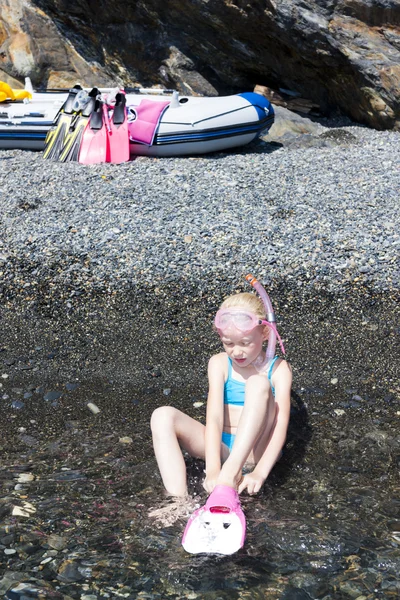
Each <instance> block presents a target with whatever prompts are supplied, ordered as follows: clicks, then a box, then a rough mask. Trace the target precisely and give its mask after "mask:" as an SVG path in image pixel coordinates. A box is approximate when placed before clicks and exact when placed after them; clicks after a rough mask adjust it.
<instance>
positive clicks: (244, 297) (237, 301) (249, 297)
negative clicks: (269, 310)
mask: <svg viewBox="0 0 400 600" xmlns="http://www.w3.org/2000/svg"><path fill="white" fill-rule="evenodd" d="M233 307H238V308H245V309H246V310H248V311H249V312H252V313H253V314H254V315H256V316H257V317H259V318H260V319H265V308H264V304H263V301H262V300H261V298H260V297H259V296H256V295H255V294H249V293H248V292H243V293H241V294H234V295H233V296H229V297H228V298H226V299H225V300H224V301H223V303H222V304H221V306H220V308H233Z"/></svg>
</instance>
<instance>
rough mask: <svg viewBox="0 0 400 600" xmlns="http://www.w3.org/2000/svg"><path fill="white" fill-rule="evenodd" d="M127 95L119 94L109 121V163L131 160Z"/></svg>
mask: <svg viewBox="0 0 400 600" xmlns="http://www.w3.org/2000/svg"><path fill="white" fill-rule="evenodd" d="M125 105H126V98H125V94H123V93H121V92H118V94H116V96H115V106H114V109H113V113H112V117H111V119H110V121H109V130H108V142H109V147H108V155H107V162H110V163H116V164H119V163H123V162H127V161H128V160H129V133H128V119H127V114H126V108H125Z"/></svg>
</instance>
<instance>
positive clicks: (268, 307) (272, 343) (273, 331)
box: [246, 274, 286, 372]
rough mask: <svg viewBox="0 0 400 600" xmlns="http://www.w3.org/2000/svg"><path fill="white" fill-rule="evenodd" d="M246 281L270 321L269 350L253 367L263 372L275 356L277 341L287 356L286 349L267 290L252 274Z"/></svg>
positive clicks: (247, 276) (257, 359)
mask: <svg viewBox="0 0 400 600" xmlns="http://www.w3.org/2000/svg"><path fill="white" fill-rule="evenodd" d="M246 281H248V282H249V283H250V285H252V286H253V288H254V289H255V290H256V292H257V293H258V295H259V296H260V298H261V300H262V303H263V304H264V308H265V313H266V318H267V321H268V327H269V329H270V332H269V336H268V346H267V350H266V352H265V359H264V360H262V358H261V357H258V358H256V360H255V361H254V363H253V365H254V366H255V368H256V369H257V371H259V372H261V371H263V370H264V369H265V368H266V367H267V365H268V363H269V362H270V361H271V360H272V359H273V358H274V356H275V347H276V340H277V339H278V340H279V345H280V347H281V350H282V352H283V354H286V353H285V348H284V346H283V342H282V340H281V336H280V335H279V333H278V330H277V328H276V319H275V313H274V309H273V308H272V304H271V300H270V299H269V296H268V294H267V292H266V291H265V289H264V288H263V286H262V285H261V283H260V282H259V281H257V279H256V278H255V277H253V275H251V274H248V275H246Z"/></svg>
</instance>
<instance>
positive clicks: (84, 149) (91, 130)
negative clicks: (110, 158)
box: [78, 100, 108, 165]
mask: <svg viewBox="0 0 400 600" xmlns="http://www.w3.org/2000/svg"><path fill="white" fill-rule="evenodd" d="M107 148H108V135H107V129H106V124H105V121H104V113H103V102H102V101H101V100H96V102H95V105H94V109H93V112H92V114H91V115H90V119H89V121H88V123H87V125H86V128H85V131H84V132H83V136H82V142H81V147H80V149H79V158H78V160H79V162H80V163H83V164H84V165H93V164H97V163H103V162H106V158H107V151H108V150H107Z"/></svg>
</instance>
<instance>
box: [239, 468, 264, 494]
mask: <svg viewBox="0 0 400 600" xmlns="http://www.w3.org/2000/svg"><path fill="white" fill-rule="evenodd" d="M264 481H265V477H262V476H261V475H259V474H258V473H257V471H256V470H255V469H254V471H253V472H252V473H246V475H245V476H244V477H243V479H242V481H241V482H240V484H239V487H238V493H239V494H241V493H242V492H243V490H246V489H247V492H248V493H249V494H250V495H252V494H257V493H258V492H259V491H260V489H261V488H262V486H263V485H264Z"/></svg>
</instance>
